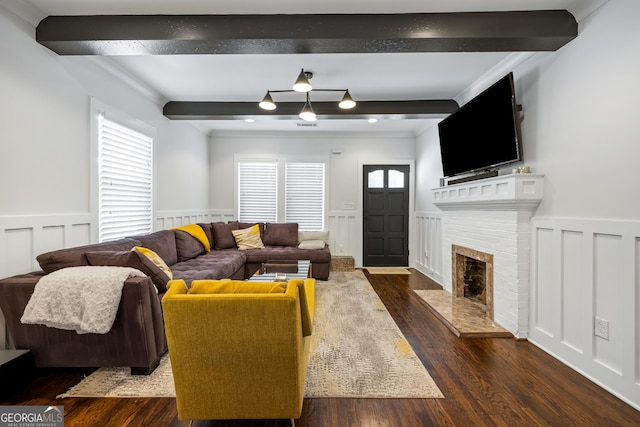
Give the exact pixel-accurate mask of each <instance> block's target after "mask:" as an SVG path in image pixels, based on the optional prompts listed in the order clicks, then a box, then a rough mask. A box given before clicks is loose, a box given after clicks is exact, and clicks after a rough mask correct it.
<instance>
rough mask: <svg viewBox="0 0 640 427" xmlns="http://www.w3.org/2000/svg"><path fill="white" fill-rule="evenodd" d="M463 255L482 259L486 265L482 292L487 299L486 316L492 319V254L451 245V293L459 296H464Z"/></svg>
mask: <svg viewBox="0 0 640 427" xmlns="http://www.w3.org/2000/svg"><path fill="white" fill-rule="evenodd" d="M465 257H467V258H473V259H475V260H478V261H482V262H484V263H485V265H486V271H485V288H484V292H485V295H486V300H487V303H486V306H487V317H488V318H489V319H491V320H493V255H491V254H488V253H485V252H480V251H477V250H475V249H470V248H465V247H464V246H458V245H451V265H452V268H453V271H452V273H451V279H452V290H451V293H452V294H453V295H454V296H456V297H459V298H464V297H465V296H464V287H465V286H464V284H465V281H464V275H465V260H464V258H465Z"/></svg>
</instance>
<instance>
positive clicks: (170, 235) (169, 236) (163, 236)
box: [135, 230, 178, 265]
mask: <svg viewBox="0 0 640 427" xmlns="http://www.w3.org/2000/svg"><path fill="white" fill-rule="evenodd" d="M135 238H136V239H138V240H140V244H139V245H138V246H142V247H145V248H148V249H151V250H152V251H153V252H155V253H156V254H158V256H160V258H162V259H163V261H164V262H166V263H167V265H173V264H175V263H176V262H178V252H177V250H176V233H175V232H174V231H173V230H162V231H156V232H155V233H151V234H145V235H143V236H136V237H135Z"/></svg>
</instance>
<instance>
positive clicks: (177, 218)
mask: <svg viewBox="0 0 640 427" xmlns="http://www.w3.org/2000/svg"><path fill="white" fill-rule="evenodd" d="M235 219H236V213H235V211H234V210H233V209H197V210H184V211H182V210H176V211H157V212H156V215H155V218H154V222H153V226H154V230H168V229H170V228H176V227H181V226H183V225H187V224H193V223H198V222H205V223H206V222H227V221H233V220H235Z"/></svg>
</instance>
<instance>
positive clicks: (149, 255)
mask: <svg viewBox="0 0 640 427" xmlns="http://www.w3.org/2000/svg"><path fill="white" fill-rule="evenodd" d="M133 250H136V251H138V252H140V253H141V254H142V255H144V256H146V257H147V258H149V260H151V262H152V263H154V264H155V265H157V266H158V268H159V269H160V270H162V271H164V272H165V273H166V275H167V276H169V279H173V272H172V271H171V269H170V268H169V266H168V265H167V263H166V262H164V261H163V259H162V258H160V255H158V254H157V253H155V252H154V251H152V250H151V249H148V248H143V247H142V246H135V247H134V248H133V249H132V251H133Z"/></svg>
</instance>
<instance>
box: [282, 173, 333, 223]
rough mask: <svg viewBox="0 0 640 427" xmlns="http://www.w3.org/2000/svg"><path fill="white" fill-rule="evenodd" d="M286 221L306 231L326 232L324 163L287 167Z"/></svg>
mask: <svg viewBox="0 0 640 427" xmlns="http://www.w3.org/2000/svg"><path fill="white" fill-rule="evenodd" d="M285 222H297V223H298V229H299V230H302V231H312V230H324V163H287V164H286V165H285Z"/></svg>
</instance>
